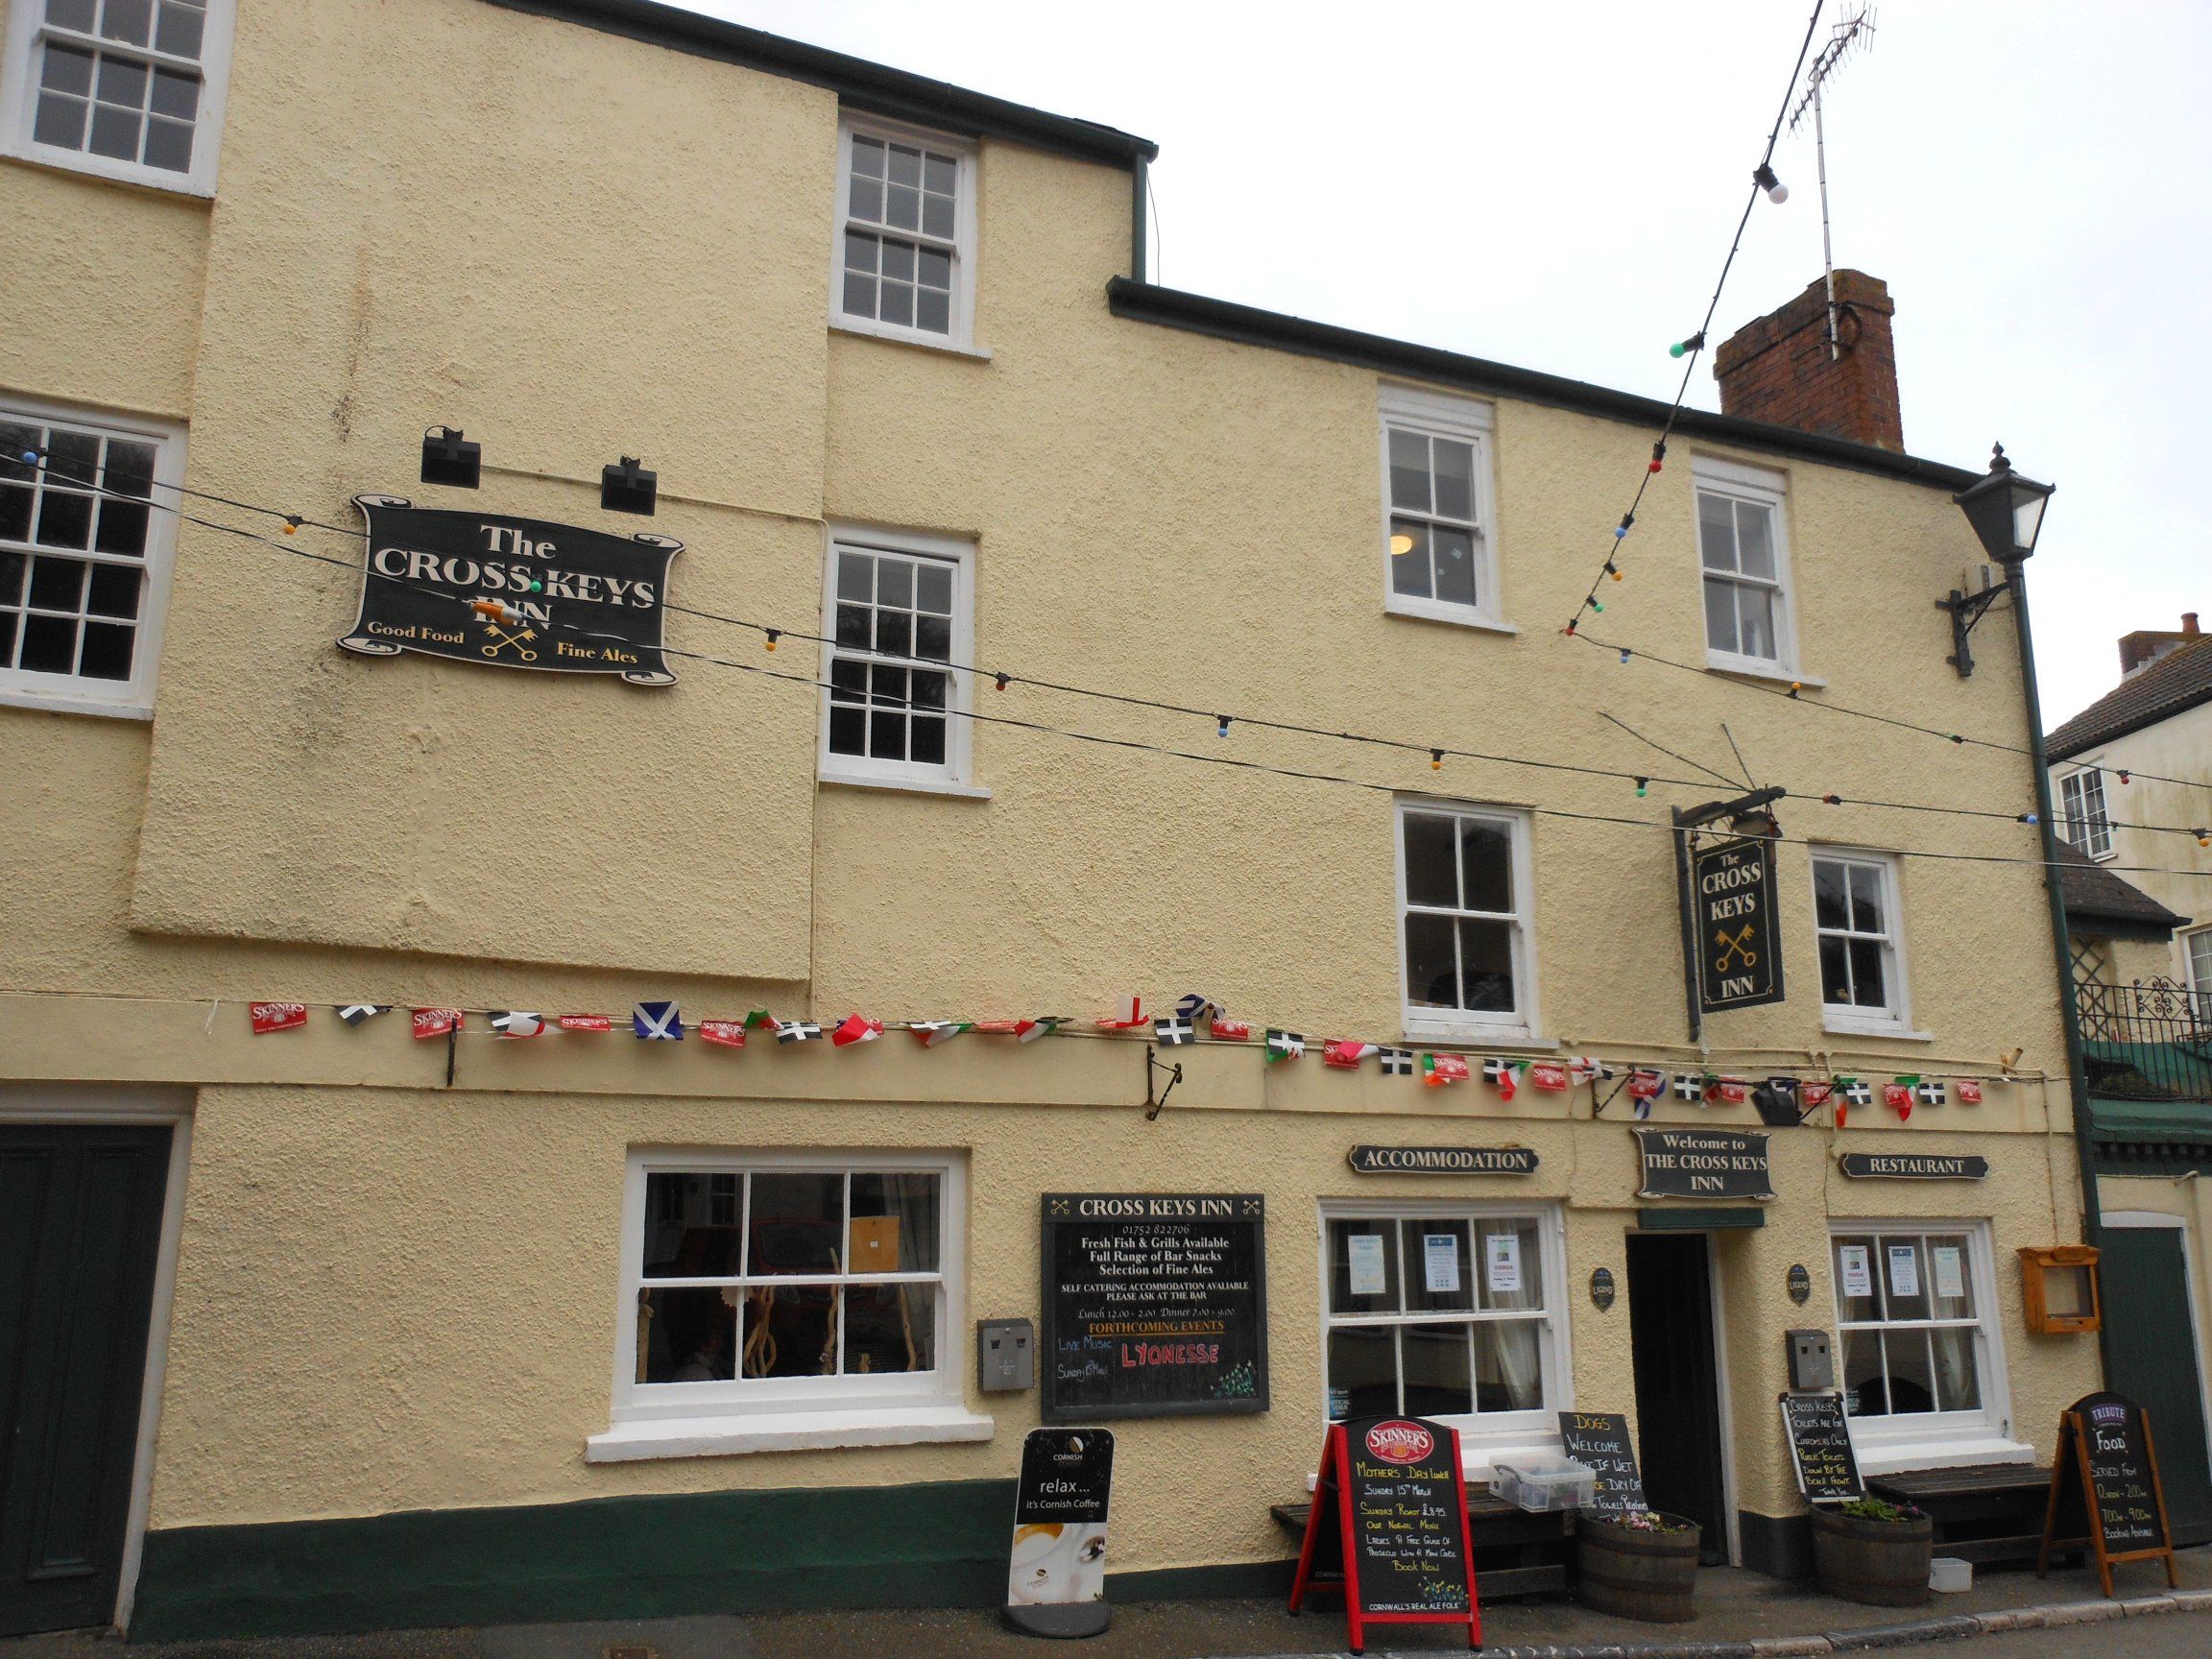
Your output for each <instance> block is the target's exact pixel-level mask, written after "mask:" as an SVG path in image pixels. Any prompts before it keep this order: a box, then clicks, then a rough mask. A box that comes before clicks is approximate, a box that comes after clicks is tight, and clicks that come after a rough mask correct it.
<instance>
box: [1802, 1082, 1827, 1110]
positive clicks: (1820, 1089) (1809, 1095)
mask: <svg viewBox="0 0 2212 1659" xmlns="http://www.w3.org/2000/svg"><path fill="white" fill-rule="evenodd" d="M1835 1093H1836V1085H1835V1084H1833V1083H1810V1082H1808V1083H1800V1084H1798V1085H1797V1098H1798V1100H1799V1101H1800V1102H1802V1103H1803V1105H1804V1107H1805V1110H1806V1111H1808V1112H1817V1111H1819V1110H1820V1108H1821V1107H1823V1106H1825V1105H1827V1104H1828V1100H1829V1096H1831V1095H1832V1094H1835Z"/></svg>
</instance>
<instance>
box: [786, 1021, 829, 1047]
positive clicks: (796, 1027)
mask: <svg viewBox="0 0 2212 1659" xmlns="http://www.w3.org/2000/svg"><path fill="white" fill-rule="evenodd" d="M821 1040H822V1027H821V1026H819V1025H817V1024H815V1023H814V1022H813V1021H811V1020H779V1021H777V1022H776V1041H777V1042H779V1043H819V1042H820V1041H821Z"/></svg>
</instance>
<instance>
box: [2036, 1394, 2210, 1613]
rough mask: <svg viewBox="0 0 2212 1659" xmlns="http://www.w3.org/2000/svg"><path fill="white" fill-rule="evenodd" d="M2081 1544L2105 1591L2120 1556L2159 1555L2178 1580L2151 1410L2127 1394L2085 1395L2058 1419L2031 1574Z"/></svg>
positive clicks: (2175, 1582) (2122, 1558)
mask: <svg viewBox="0 0 2212 1659" xmlns="http://www.w3.org/2000/svg"><path fill="white" fill-rule="evenodd" d="M2084 1544H2086V1545H2088V1546H2089V1547H2090V1550H2091V1551H2092V1552H2093V1553H2094V1554H2095V1556H2096V1560H2097V1575H2098V1578H2099V1580H2100V1582H2101V1583H2102V1584H2103V1586H2104V1594H2105V1595H2107V1596H2109V1595H2111V1594H2112V1568H2113V1566H2114V1564H2115V1563H2117V1562H2124V1561H2151V1560H2162V1561H2164V1562H2165V1564H2166V1582H2167V1583H2168V1584H2169V1585H2170V1586H2176V1587H2177V1586H2178V1585H2179V1584H2180V1577H2179V1575H2177V1573H2176V1570H2175V1564H2174V1534H2173V1528H2172V1527H2170V1526H2169V1525H2168V1523H2167V1519H2166V1486H2165V1482H2164V1481H2163V1480H2162V1479H2160V1478H2159V1475H2158V1443H2157V1441H2156V1440H2154V1439H2153V1438H2152V1433H2151V1415H2150V1413H2149V1412H2147V1411H2145V1410H2144V1409H2143V1407H2140V1406H2138V1405H2136V1404H2135V1402H2134V1401H2132V1400H2129V1399H2128V1398H2127V1397H2126V1396H2125V1395H2120V1394H2109V1393H2103V1394H2085V1395H2083V1396H2082V1397H2081V1398H2080V1399H2079V1400H2077V1401H2075V1402H2074V1404H2073V1405H2071V1406H2069V1407H2067V1408H2066V1410H2065V1412H2064V1413H2063V1414H2062V1415H2061V1416H2060V1417H2059V1419H2058V1455H2057V1457H2056V1460H2055V1461H2054V1462H2053V1464H2052V1466H2051V1498H2050V1502H2049V1503H2048V1504H2047V1505H2046V1507H2045V1509H2044V1513H2043V1547H2042V1549H2041V1550H2040V1551H2038V1552H2037V1555H2036V1558H2035V1575H2036V1576H2037V1577H2041V1576H2042V1575H2044V1574H2045V1573H2047V1572H2048V1571H2050V1567H2051V1557H2052V1555H2053V1554H2054V1553H2056V1552H2059V1551H2068V1550H2075V1549H2079V1548H2080V1547H2081V1546H2082V1545H2084Z"/></svg>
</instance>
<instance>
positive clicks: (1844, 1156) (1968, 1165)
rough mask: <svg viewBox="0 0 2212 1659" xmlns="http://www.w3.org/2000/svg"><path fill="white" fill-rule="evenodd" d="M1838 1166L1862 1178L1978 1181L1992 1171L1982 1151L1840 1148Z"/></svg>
mask: <svg viewBox="0 0 2212 1659" xmlns="http://www.w3.org/2000/svg"><path fill="white" fill-rule="evenodd" d="M1836 1166H1837V1167H1838V1168H1839V1169H1840V1170H1842V1171H1843V1173H1844V1174H1846V1175H1849V1176H1851V1177H1852V1178H1854V1179H1855V1180H1860V1181H1867V1180H1879V1181H1979V1180H1981V1179H1982V1178H1983V1177H1984V1176H1985V1175H1987V1174H1988V1173H1989V1160H1988V1159H1986V1158H1984V1157H1983V1156H1982V1155H1981V1154H1980V1153H1979V1152H1972V1153H1952V1154H1947V1153H1940V1152H1839V1153H1838V1154H1837V1155H1836Z"/></svg>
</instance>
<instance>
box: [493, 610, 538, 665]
mask: <svg viewBox="0 0 2212 1659" xmlns="http://www.w3.org/2000/svg"><path fill="white" fill-rule="evenodd" d="M484 631H485V632H486V633H487V634H489V635H491V636H492V643H491V644H489V645H487V646H485V647H484V648H483V650H484V655H485V656H487V657H497V656H498V655H499V653H500V652H502V651H504V650H506V649H507V648H508V647H509V646H513V647H514V649H515V655H516V656H517V657H519V658H520V659H521V660H522V661H525V662H535V661H538V653H537V652H535V651H533V650H531V649H530V648H529V646H528V645H526V644H525V643H524V641H525V640H529V639H535V638H537V637H538V630H537V629H535V628H525V629H523V630H522V631H521V632H520V633H518V634H510V633H508V632H507V630H506V629H504V628H502V627H500V626H499V624H498V623H496V622H494V621H493V620H492V619H491V618H490V617H486V618H485V619H484Z"/></svg>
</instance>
